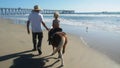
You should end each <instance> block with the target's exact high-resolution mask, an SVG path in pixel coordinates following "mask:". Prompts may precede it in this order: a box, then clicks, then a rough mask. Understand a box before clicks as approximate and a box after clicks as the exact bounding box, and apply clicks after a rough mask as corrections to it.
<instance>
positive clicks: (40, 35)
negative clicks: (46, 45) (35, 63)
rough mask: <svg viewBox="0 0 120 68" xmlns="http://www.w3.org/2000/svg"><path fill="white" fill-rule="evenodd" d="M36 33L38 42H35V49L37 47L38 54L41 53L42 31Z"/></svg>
mask: <svg viewBox="0 0 120 68" xmlns="http://www.w3.org/2000/svg"><path fill="white" fill-rule="evenodd" d="M37 34H38V44H37V49H38V53H39V55H41V54H42V52H41V44H42V38H43V33H42V32H40V33H37Z"/></svg>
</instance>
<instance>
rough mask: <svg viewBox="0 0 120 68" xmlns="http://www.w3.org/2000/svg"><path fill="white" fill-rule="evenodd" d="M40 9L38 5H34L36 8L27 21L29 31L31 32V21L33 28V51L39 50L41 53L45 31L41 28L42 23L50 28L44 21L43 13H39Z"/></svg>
mask: <svg viewBox="0 0 120 68" xmlns="http://www.w3.org/2000/svg"><path fill="white" fill-rule="evenodd" d="M39 12H40V9H39V7H38V5H35V6H34V10H32V12H31V14H30V15H29V17H28V21H27V32H28V34H30V30H29V25H30V23H31V28H32V41H33V51H35V50H38V53H39V55H41V54H42V52H41V43H42V38H43V33H42V29H41V24H42V25H43V26H44V27H45V28H46V30H48V28H47V26H46V25H45V23H44V20H43V15H42V14H40V13H39ZM37 39H38V42H37Z"/></svg>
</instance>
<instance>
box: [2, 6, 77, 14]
mask: <svg viewBox="0 0 120 68" xmlns="http://www.w3.org/2000/svg"><path fill="white" fill-rule="evenodd" d="M32 10H33V9H26V8H0V15H25V14H29V13H31V11H32ZM56 11H57V12H59V13H60V14H73V13H75V11H74V10H49V9H43V10H42V11H41V13H43V14H53V13H54V12H56Z"/></svg>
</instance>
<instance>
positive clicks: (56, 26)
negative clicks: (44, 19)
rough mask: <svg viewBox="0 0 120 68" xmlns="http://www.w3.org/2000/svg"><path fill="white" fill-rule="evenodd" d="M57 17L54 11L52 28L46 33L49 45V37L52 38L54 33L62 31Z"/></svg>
mask: <svg viewBox="0 0 120 68" xmlns="http://www.w3.org/2000/svg"><path fill="white" fill-rule="evenodd" d="M58 17H59V13H58V12H55V13H54V18H55V19H54V20H53V23H52V29H51V30H50V31H49V33H48V41H49V45H50V44H51V39H52V36H53V35H54V33H56V32H62V28H60V20H59V19H58Z"/></svg>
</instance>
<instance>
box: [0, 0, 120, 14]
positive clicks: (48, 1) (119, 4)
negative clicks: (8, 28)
mask: <svg viewBox="0 0 120 68" xmlns="http://www.w3.org/2000/svg"><path fill="white" fill-rule="evenodd" d="M34 5H39V6H40V8H41V9H53V10H54V9H55V10H75V11H76V12H101V11H110V12H114V11H115V12H120V0H0V8H19V7H21V8H33V6H34Z"/></svg>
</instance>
